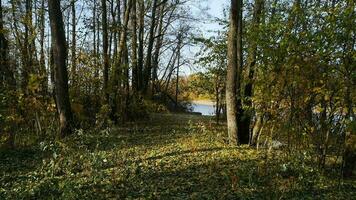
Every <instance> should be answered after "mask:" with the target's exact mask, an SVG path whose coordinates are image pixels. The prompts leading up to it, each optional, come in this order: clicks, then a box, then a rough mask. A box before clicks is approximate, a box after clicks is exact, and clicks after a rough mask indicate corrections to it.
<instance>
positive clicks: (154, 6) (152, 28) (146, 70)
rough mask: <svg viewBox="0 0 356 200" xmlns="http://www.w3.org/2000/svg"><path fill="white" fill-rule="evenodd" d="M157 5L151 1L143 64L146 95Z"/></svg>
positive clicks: (155, 0)
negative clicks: (145, 53) (149, 23)
mask: <svg viewBox="0 0 356 200" xmlns="http://www.w3.org/2000/svg"><path fill="white" fill-rule="evenodd" d="M157 4H158V0H153V6H152V14H151V26H150V31H149V38H148V46H147V55H146V63H145V69H144V73H143V75H144V77H143V79H144V82H143V88H142V89H143V93H145V94H146V93H147V91H148V86H149V81H150V80H151V75H152V50H153V43H154V40H155V37H154V30H155V26H156V10H157V7H158V6H157Z"/></svg>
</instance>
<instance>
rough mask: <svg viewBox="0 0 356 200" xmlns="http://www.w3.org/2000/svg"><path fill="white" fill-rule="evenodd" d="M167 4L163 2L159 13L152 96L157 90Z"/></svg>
mask: <svg viewBox="0 0 356 200" xmlns="http://www.w3.org/2000/svg"><path fill="white" fill-rule="evenodd" d="M165 4H166V1H165V2H162V4H161V5H160V11H159V24H158V27H157V33H156V37H157V42H156V45H155V52H154V57H153V74H152V76H153V77H152V96H153V95H154V93H155V88H156V82H157V80H158V75H157V73H158V67H159V66H158V65H159V55H160V50H161V47H162V42H163V36H164V33H163V18H164V8H165Z"/></svg>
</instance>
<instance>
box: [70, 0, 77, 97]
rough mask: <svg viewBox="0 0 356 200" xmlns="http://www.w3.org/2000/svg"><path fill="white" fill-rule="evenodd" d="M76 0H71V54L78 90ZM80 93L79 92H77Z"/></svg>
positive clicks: (73, 82)
mask: <svg viewBox="0 0 356 200" xmlns="http://www.w3.org/2000/svg"><path fill="white" fill-rule="evenodd" d="M75 1H76V0H72V1H71V8H72V46H71V54H72V57H71V58H72V60H71V61H72V62H71V64H72V69H71V72H72V80H71V81H72V86H73V88H74V89H75V90H76V91H77V88H76V87H77V86H76V78H77V77H76V73H77V59H76V53H75V51H76V48H77V47H76V14H75ZM76 95H78V94H76Z"/></svg>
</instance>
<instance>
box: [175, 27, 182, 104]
mask: <svg viewBox="0 0 356 200" xmlns="http://www.w3.org/2000/svg"><path fill="white" fill-rule="evenodd" d="M181 45H182V33H181V32H179V33H178V52H177V68H176V73H177V79H176V98H175V100H176V109H177V108H178V94H179V65H180V52H181V48H182V47H181Z"/></svg>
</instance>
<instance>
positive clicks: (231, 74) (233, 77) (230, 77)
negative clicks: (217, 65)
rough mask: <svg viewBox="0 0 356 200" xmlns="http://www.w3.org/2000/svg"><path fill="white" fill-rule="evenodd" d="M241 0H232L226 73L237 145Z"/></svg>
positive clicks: (230, 122) (228, 107)
mask: <svg viewBox="0 0 356 200" xmlns="http://www.w3.org/2000/svg"><path fill="white" fill-rule="evenodd" d="M237 1H239V0H231V8H230V27H229V36H228V64H227V74H226V111H227V112H226V116H227V129H228V136H229V143H230V144H233V145H237V144H238V143H239V141H238V129H237V99H236V95H237V94H236V91H237V81H238V79H237V26H238V11H239V8H238V3H237Z"/></svg>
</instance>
